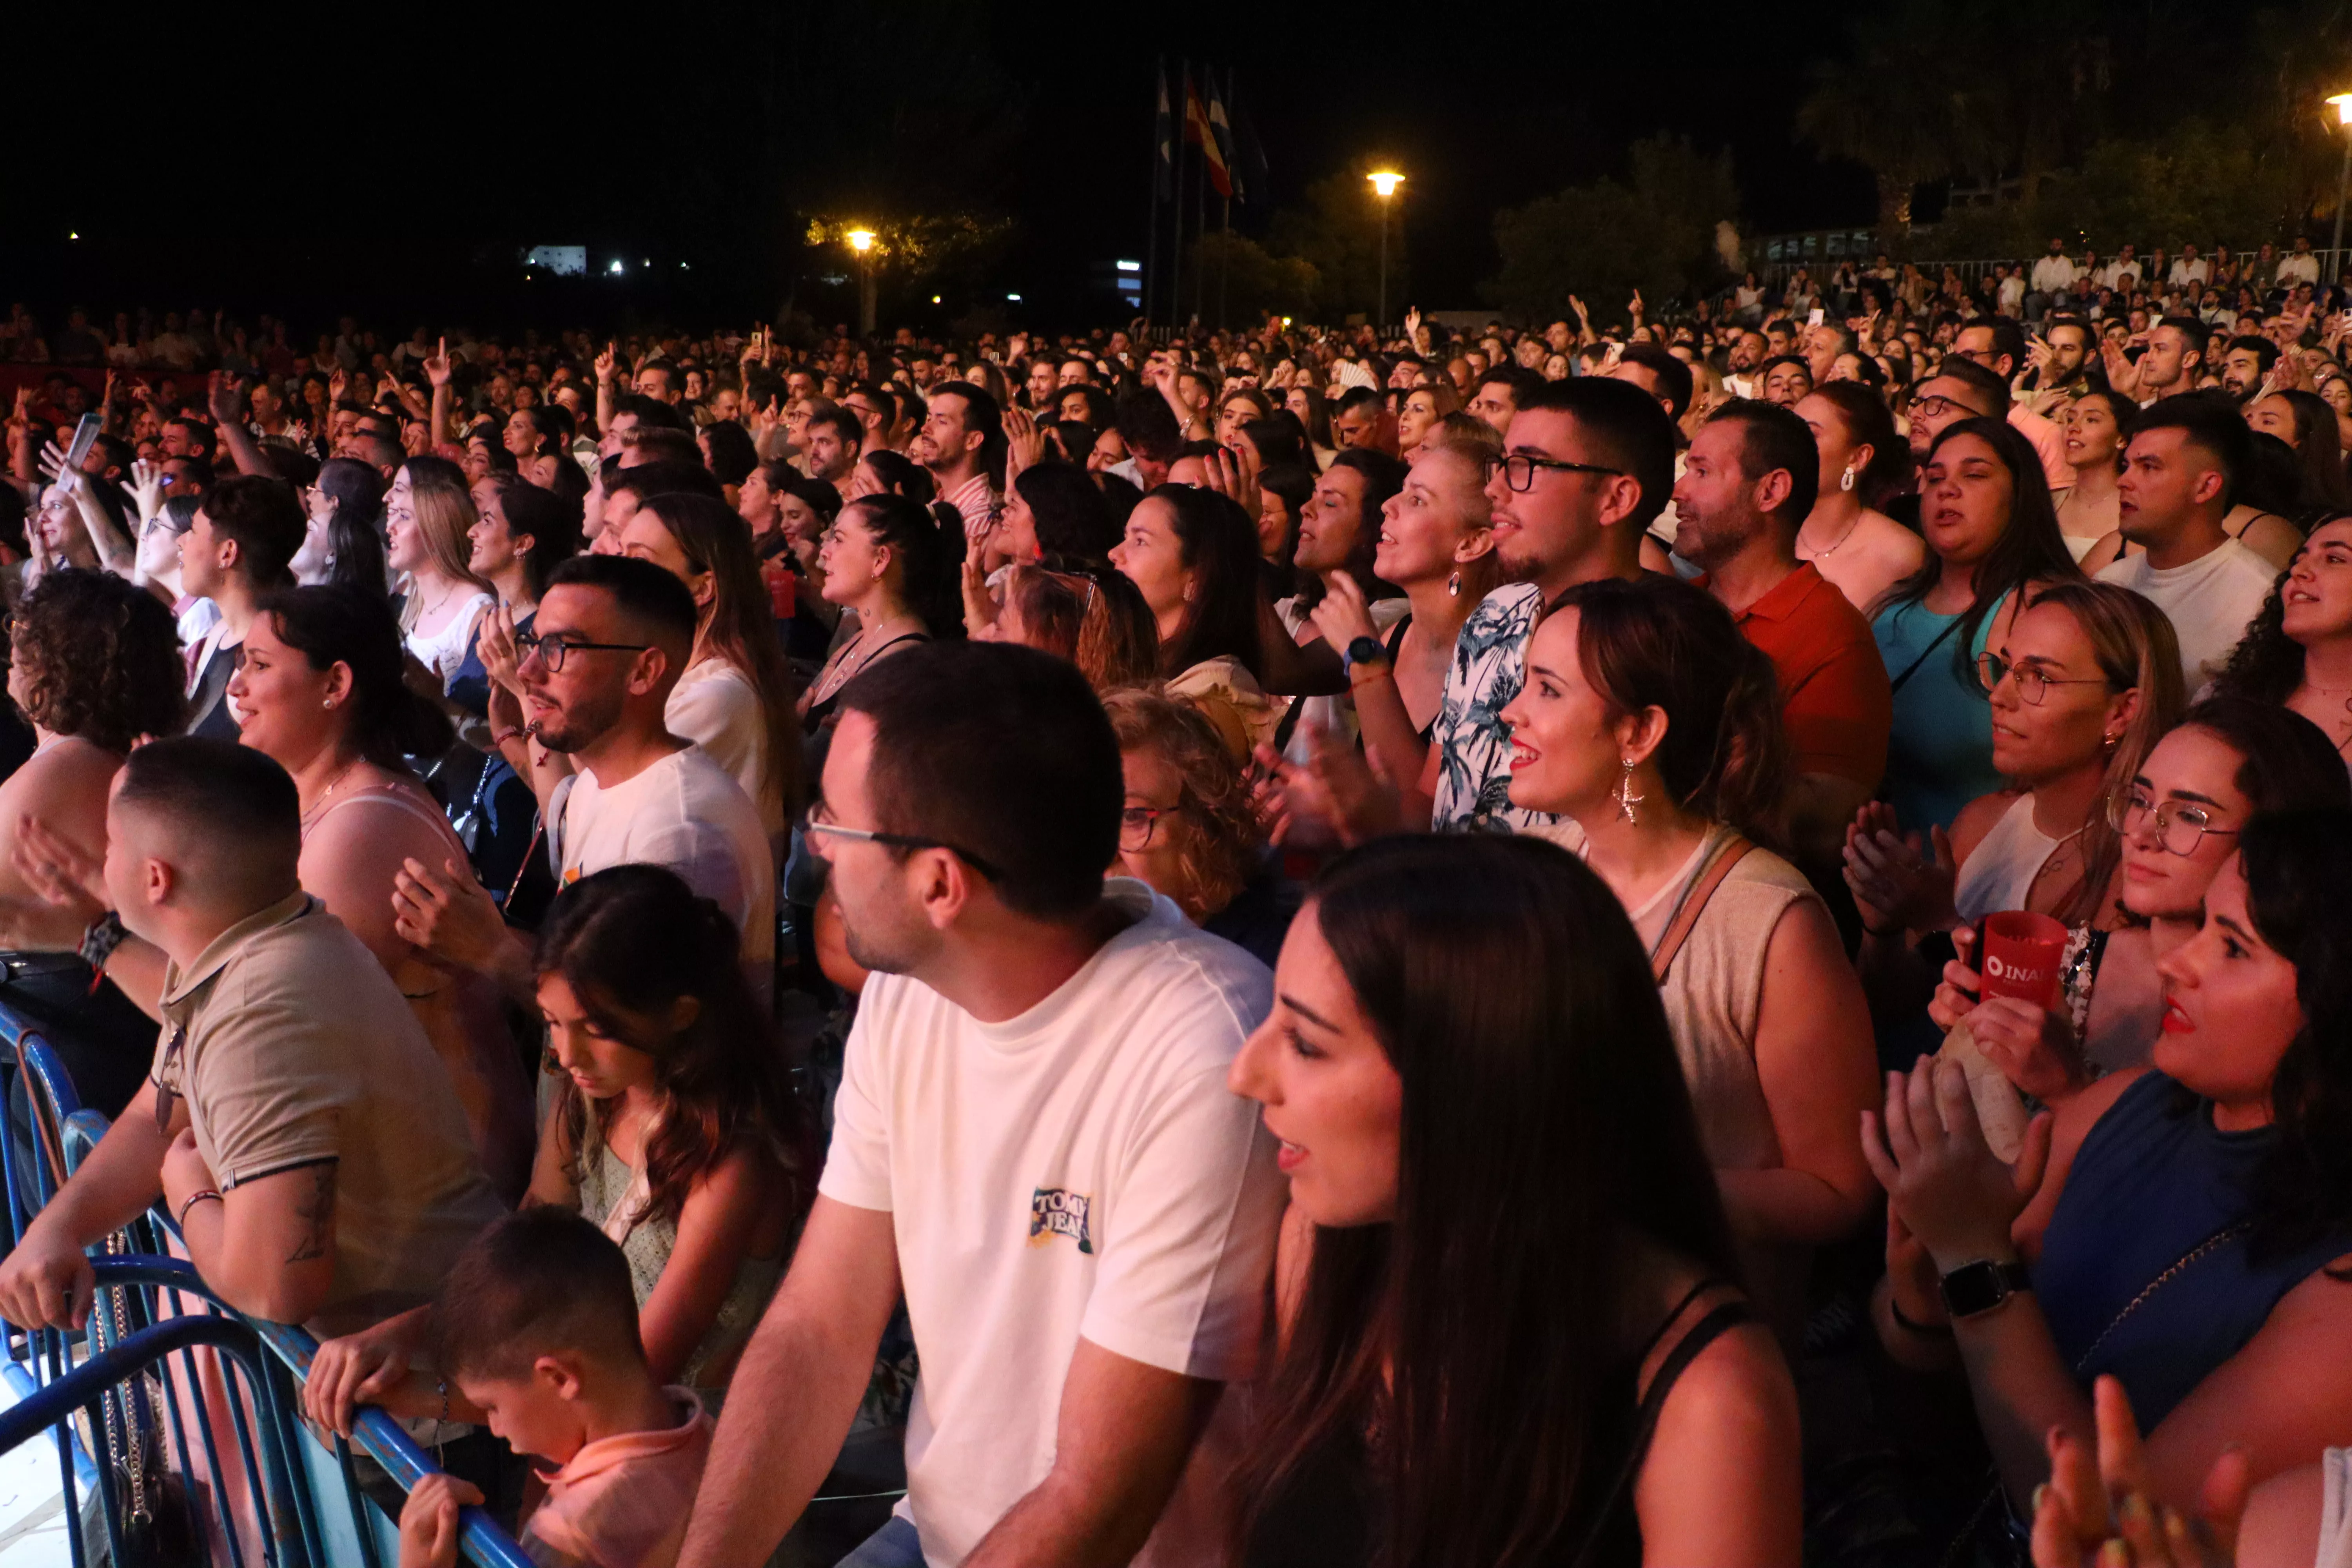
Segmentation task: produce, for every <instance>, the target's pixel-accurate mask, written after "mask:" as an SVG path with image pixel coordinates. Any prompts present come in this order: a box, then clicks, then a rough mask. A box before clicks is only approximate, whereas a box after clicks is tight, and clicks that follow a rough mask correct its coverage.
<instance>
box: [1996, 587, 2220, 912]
mask: <svg viewBox="0 0 2352 1568" xmlns="http://www.w3.org/2000/svg"><path fill="white" fill-rule="evenodd" d="M2043 605H2055V606H2057V607H2058V608H2060V609H2063V610H2064V611H2065V612H2066V613H2067V614H2068V615H2070V616H2074V624H2075V625H2076V626H2080V627H2081V628H2082V630H2083V636H2084V637H2085V638H2086V639H2087V640H2088V641H2089V642H2090V645H2091V651H2092V655H2093V657H2094V658H2096V659H2097V660H2098V664H2099V673H2100V674H2101V675H2103V676H2105V678H2106V679H2107V685H2108V687H2109V689H2112V690H2114V691H2116V692H2125V691H2135V690H2136V691H2137V692H2138V693H2139V708H2138V710H2137V711H2136V712H2135V713H2133V715H2132V718H2131V722H2130V723H2128V724H2126V726H2125V727H2124V732H2123V734H2122V735H2121V736H2120V737H2119V738H2118V739H2117V740H2116V748H2115V750H2114V752H2111V753H2110V754H2109V755H2108V758H2107V770H2106V776H2105V778H2104V779H2103V780H2101V781H2100V785H2099V803H2098V805H2097V806H2096V807H2095V808H2094V809H2093V811H2092V813H2091V819H2090V821H2089V822H2088V823H2087V824H2086V825H2085V826H2084V829H2083V884H2082V886H2081V887H2079V888H2077V889H2075V891H2074V897H2073V898H2072V899H2070V900H2067V902H2066V905H2065V907H2064V908H2063V909H2061V910H2058V911H2057V914H2058V918H2059V919H2060V920H2062V921H2065V922H2066V923H2067V924H2068V925H2086V924H2091V923H2094V922H2095V921H2097V920H2098V919H2099V917H2100V916H2101V914H2103V913H2104V912H2105V911H2104V910H2103V909H2102V907H2101V906H2102V905H2103V904H2104V903H2105V899H2106V892H2107V885H2108V884H2109V883H2110V882H2112V881H2114V880H2115V876H2116V868H2118V867H2119V866H2121V865H2122V863H2123V852H2124V847H2123V836H2122V835H2121V834H2119V833H2117V832H2116V830H2115V828H2114V827H2113V826H2110V825H2109V822H2108V817H2109V816H2110V815H2111V814H2112V812H2113V811H2114V808H2115V805H2116V802H2117V801H2119V800H2121V799H2123V798H2124V797H2125V796H2126V795H2128V794H2129V793H2130V791H2131V785H2132V780H2133V779H2135V778H2137V776H2138V775H2139V771H2140V769H2141V768H2143V767H2145V766H2146V765H2147V754H2148V753H2149V752H2152V751H2154V750H2155V749H2156V743H2157V742H2158V741H2159V740H2161V739H2163V738H2164V734H2165V731H2168V730H2170V729H2171V728H2172V727H2173V726H2174V725H2176V724H2178V723H2179V722H2180V715H2181V712H2182V710H2183V709H2184V708H2185V707H2186V706H2187V701H2186V698H2185V696H2184V689H2183V684H2182V680H2181V675H2180V640H2179V637H2177V636H2175V635H2174V633H2173V629H2172V622H2171V621H2170V620H2169V619H2168V618H2167V617H2166V616H2165V613H2164V612H2163V611H2162V610H2159V609H2158V608H2157V607H2156V605H2153V604H2151V603H2149V602H2148V601H2147V600H2146V599H2144V598H2142V597H2141V596H2140V595H2137V594H2135V593H2133V592H2132V591H2131V590H2130V589H2128V588H2124V587H2118V586H2117V585H2116V584H2113V583H2061V584H2056V585H2054V586H2053V587H2048V588H2044V589H2042V591H2041V592H2040V593H2039V594H2037V595H2034V596H2033V599H2032V603H2031V604H2030V605H2028V606H2027V607H2028V608H2030V609H2037V610H2038V609H2040V608H2041V607H2042V606H2043Z"/></svg>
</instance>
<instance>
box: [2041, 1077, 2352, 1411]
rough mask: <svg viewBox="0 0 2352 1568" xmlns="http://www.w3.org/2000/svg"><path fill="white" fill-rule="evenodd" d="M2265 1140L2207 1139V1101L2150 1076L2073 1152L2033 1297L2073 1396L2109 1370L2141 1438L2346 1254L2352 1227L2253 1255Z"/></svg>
mask: <svg viewBox="0 0 2352 1568" xmlns="http://www.w3.org/2000/svg"><path fill="white" fill-rule="evenodd" d="M2277 1138H2278V1134H2277V1133H2276V1132H2275V1131H2273V1130H2272V1129H2270V1128H2267V1127H2265V1128H2262V1129H2259V1130H2257V1131H2251V1132H2223V1131H2218V1130H2217V1129H2216V1128H2215V1127H2214V1125H2213V1107H2212V1103H2211V1102H2210V1100H2199V1099H2195V1098H2194V1097H2192V1096H2191V1095H2190V1094H2189V1091H2188V1090H2187V1089H2183V1088H2181V1087H2180V1085H2179V1084H2178V1083H2176V1082H2174V1081H2173V1080H2172V1079H2168V1078H2167V1077H2165V1076H2164V1075H2163V1074H2162V1073H2159V1072H2150V1073H2148V1074H2147V1075H2146V1076H2145V1077H2143V1078H2141V1079H2139V1081H2137V1083H2134V1084H2133V1085H2132V1086H2131V1087H2130V1088H2129V1089H2126V1090H2124V1092H2123V1095H2122V1097H2121V1098H2119V1099H2118V1100H2116V1102H2115V1104H2114V1105H2112V1106H2110V1107H2109V1108H2108V1109H2107V1112H2106V1114H2105V1115H2104V1116H2102V1117H2100V1118H2099V1120H2098V1122H2097V1124H2096V1125H2095V1126H2094V1127H2092V1129H2091V1131H2090V1133H2089V1135H2088V1136H2087V1137H2085V1138H2084V1140H2083V1147H2082V1151H2081V1152H2079V1153H2078V1154H2076V1155H2075V1156H2074V1169H2073V1170H2072V1171H2071V1172H2069V1173H2068V1174H2067V1177H2066V1190H2065V1192H2064V1193H2063V1194H2061V1195H2060V1197H2059V1199H2058V1207H2057V1210H2056V1212H2055V1213H2053V1215H2051V1217H2050V1228H2049V1230H2048V1232H2047V1233H2046V1234H2045V1235H2044V1237H2043V1238H2042V1258H2041V1261H2040V1263H2039V1264H2038V1265H2036V1267H2035V1268H2034V1270H2033V1289H2034V1292H2035V1294H2036V1295H2037V1296H2039V1297H2040V1298H2041V1301H2042V1315H2043V1316H2044V1317H2045V1318H2047V1319H2048V1320H2049V1322H2050V1332H2051V1337H2052V1338H2053V1340H2055V1341H2056V1342H2057V1347H2058V1353H2059V1355H2060V1357H2061V1358H2062V1359H2063V1360H2064V1362H2065V1363H2066V1364H2067V1365H2068V1366H2069V1367H2071V1368H2074V1371H2075V1373H2076V1377H2077V1380H2078V1381H2079V1382H2080V1383H2081V1384H2082V1385H2083V1387H2084V1391H2085V1392H2087V1391H2088V1390H2089V1388H2090V1385H2091V1380H2092V1379H2093V1378H2095V1377H2097V1376H2098V1375H2099V1374H2100V1373H2112V1374H2113V1375H2114V1376H2116V1378H2117V1379H2119V1380H2121V1382H2122V1384H2123V1385H2124V1391H2125V1392H2126V1394H2130V1395H2131V1402H2132V1409H2133V1410H2134V1411H2135V1412H2136V1413H2137V1415H2138V1416H2139V1423H2140V1428H2141V1430H2143V1431H2147V1430H2152V1429H2153V1428H2154V1427H2155V1426H2156V1425H2157V1423H2158V1422H2160V1421H2162V1420H2163V1419H2164V1418H2165V1416H2166V1415H2168V1414H2170V1412H2171V1410H2172V1407H2173V1406H2174V1405H2178V1404H2179V1403H2180V1401H2181V1400H2182V1399H2183V1398H2185V1397H2187V1395H2188V1394H2189V1391H2190V1390H2191V1389H2193V1388H2195V1387H2196V1386H2197V1384H2199V1383H2200V1382H2202V1381H2203V1380H2204V1378H2205V1375H2206V1374H2207V1373H2210V1372H2211V1371H2213V1370H2214V1369H2215V1368H2216V1367H2218V1366H2220V1365H2221V1363H2223V1362H2226V1361H2228V1360H2229V1359H2230V1358H2231V1356H2233V1355H2235V1354H2237V1353H2238V1352H2239V1351H2241V1350H2242V1349H2243V1348H2244V1347H2245V1345H2246V1342H2248V1341H2250V1340H2252V1338H2253V1337H2254V1334H2255V1332H2256V1331H2259V1330H2260V1329H2261V1328H2262V1326H2263V1323H2264V1322H2265V1321H2267V1320H2268V1319H2269V1317H2270V1315H2271V1309H2272V1308H2273V1307H2275V1306H2277V1305H2278V1303H2279V1300H2281V1298H2283V1297H2284V1296H2285V1295H2286V1293H2287V1292H2288V1291H2289V1290H2292V1289H2294V1288H2295V1287H2296V1286H2297V1285H2300V1284H2301V1283H2303V1281H2304V1280H2305V1279H2309V1278H2310V1277H2311V1276H2312V1274H2313V1273H2314V1272H2315V1271H2316V1270H2318V1269H2320V1268H2324V1267H2326V1265H2327V1264H2329V1263H2331V1262H2333V1261H2334V1260H2335V1259H2336V1258H2340V1257H2342V1256H2344V1255H2345V1254H2346V1253H2347V1252H2352V1230H2339V1232H2338V1233H2336V1234H2334V1235H2331V1236H2328V1237H2323V1238H2322V1239H2320V1240H2319V1241H2317V1242H2315V1243H2313V1244H2311V1245H2309V1246H2306V1247H2302V1248H2300V1249H2298V1250H2296V1251H2294V1252H2292V1253H2288V1254H2286V1255H2284V1256H2281V1257H2273V1258H2265V1259H2263V1261H2262V1262H2260V1263H2257V1262H2255V1261H2254V1260H2253V1258H2252V1255H2251V1253H2250V1251H2249V1248H2248V1241H2249V1237H2248V1236H2247V1234H2246V1231H2245V1229H2244V1228H2243V1227H2244V1225H2245V1221H2246V1220H2247V1218H2248V1216H2250V1215H2252V1212H2253V1200H2252V1193H2253V1184H2254V1177H2255V1173H2256V1171H2257V1170H2258V1169H2259V1167H2260V1166H2261V1164H2262V1162H2263V1158H2264V1157H2265V1156H2266V1155H2267V1154H2268V1153H2269V1152H2270V1151H2271V1149H2272V1147H2273V1145H2274V1144H2275V1143H2276V1142H2277ZM2233 1227H2236V1228H2234V1229H2233ZM2224 1232H2230V1233H2231V1234H2230V1236H2229V1239H2227V1240H2226V1241H2225V1242H2223V1243H2222V1244H2221V1246H2219V1247H2214V1248H2213V1249H2212V1250H2210V1252H2207V1253H2205V1254H2204V1255H2203V1256H2202V1257H2200V1258H2198V1259H2197V1261H2195V1262H2194V1263H2191V1264H2189V1266H2188V1267H2187V1268H2183V1269H2181V1270H2180V1271H2179V1273H2178V1274H2176V1275H2175V1276H2174V1277H2173V1278H2172V1279H2170V1280H2169V1281H2168V1282H2167V1283H2166V1284H2165V1285H2164V1286H2163V1287H2162V1288H2160V1289H2158V1290H2156V1291H2155V1292H2153V1293H2152V1294H2150V1295H2149V1296H2148V1297H2147V1300H2145V1301H2143V1302H2141V1303H2140V1306H2139V1308H2138V1310H2136V1311H2134V1312H2132V1313H2131V1315H2130V1316H2128V1317H2126V1318H2125V1319H2124V1320H2123V1321H2122V1322H2120V1323H2116V1316H2117V1314H2119V1313H2121V1312H2122V1311H2123V1310H2124V1309H2125V1308H2126V1306H2128V1305H2130V1303H2131V1301H2132V1300H2133V1299H2134V1298H2135V1297H2137V1296H2138V1295H2139V1294H2140V1292H2141V1291H2143V1290H2146V1289H2147V1287H2148V1284H2149V1282H2150V1281H2152V1280H2154V1279H2156V1278H2157V1277H2158V1275H2160V1274H2162V1273H2163V1272H2164V1271H2165V1270H2167V1269H2168V1268H2172V1267H2173V1265H2175V1264H2177V1263H2179V1261H2180V1260H2181V1259H2182V1258H2186V1257H2188V1256H2189V1253H2190V1252H2192V1251H2194V1250H2196V1249H2197V1248H2198V1247H2200V1246H2201V1245H2202V1244H2203V1243H2205V1242H2206V1241H2208V1240H2210V1238H2212V1237H2216V1236H2220V1235H2221V1234H2223V1233H2224ZM2109 1324H2115V1325H2116V1326H2115V1328H2114V1331H2112V1332H2107V1330H2108V1325H2109ZM2102 1333H2106V1338H2105V1339H2104V1340H2101V1339H2100V1338H2099V1336H2100V1335H2101V1334H2102ZM2094 1343H2096V1347H2097V1348H2096V1349H2095V1350H2094V1349H2093V1345H2094ZM2086 1358H2087V1359H2086Z"/></svg>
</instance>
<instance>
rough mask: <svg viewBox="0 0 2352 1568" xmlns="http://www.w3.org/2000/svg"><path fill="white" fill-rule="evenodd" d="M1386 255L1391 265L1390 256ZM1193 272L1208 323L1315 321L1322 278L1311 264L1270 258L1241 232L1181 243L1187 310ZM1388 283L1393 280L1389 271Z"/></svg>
mask: <svg viewBox="0 0 2352 1568" xmlns="http://www.w3.org/2000/svg"><path fill="white" fill-rule="evenodd" d="M1391 239H1394V236H1393V235H1391ZM1389 259H1390V263H1391V266H1393V265H1394V263H1395V259H1396V258H1395V257H1394V256H1393V255H1391V257H1390V258H1389ZM1196 271H1197V272H1198V273H1199V275H1200V277H1201V279H1202V290H1201V298H1202V300H1203V301H1204V302H1205V305H1206V309H1205V310H1204V311H1203V312H1202V313H1203V315H1204V317H1205V318H1206V319H1207V320H1208V321H1212V322H1216V321H1259V320H1263V319H1265V317H1267V316H1269V315H1274V316H1297V317H1300V318H1302V319H1319V318H1318V314H1317V312H1318V310H1320V308H1321V303H1322V288H1323V277H1322V274H1321V273H1319V272H1318V271H1317V270H1316V268H1315V264H1314V263H1313V262H1311V261H1308V260H1307V259H1306V258H1304V257H1298V256H1276V255H1274V254H1272V253H1271V252H1269V251H1268V250H1267V249H1266V248H1265V247H1264V246H1262V245H1260V244H1258V242H1257V241H1255V240H1254V239H1252V238H1250V237H1249V236H1247V235H1245V234H1240V233H1235V232H1228V231H1226V230H1223V229H1217V230H1213V231H1212V232H1210V233H1208V234H1204V235H1202V237H1200V238H1199V239H1196V240H1194V241H1193V242H1192V244H1191V245H1190V246H1188V247H1185V258H1184V278H1185V285H1184V286H1185V289H1186V292H1185V295H1184V299H1183V308H1184V310H1186V311H1187V312H1190V310H1192V293H1191V289H1192V278H1193V276H1194V273H1195V272H1196ZM1390 281H1391V283H1393V282H1394V281H1395V279H1394V276H1393V274H1392V275H1391V279H1390ZM1220 303H1222V304H1223V310H1222V312H1221V311H1220V310H1219V309H1218V307H1219V305H1220Z"/></svg>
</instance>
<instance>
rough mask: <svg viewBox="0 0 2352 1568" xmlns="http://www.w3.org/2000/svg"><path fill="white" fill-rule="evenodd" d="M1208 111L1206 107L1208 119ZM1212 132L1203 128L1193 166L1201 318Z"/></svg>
mask: <svg viewBox="0 0 2352 1568" xmlns="http://www.w3.org/2000/svg"><path fill="white" fill-rule="evenodd" d="M1206 118H1207V110H1206V109H1205V107H1204V108H1203V110H1202V119H1203V121H1205V120H1206ZM1209 137H1210V131H1209V128H1208V126H1207V125H1206V124H1205V123H1203V124H1202V127H1201V142H1202V146H1201V156H1200V159H1199V161H1198V162H1196V163H1194V164H1193V165H1192V236H1193V238H1192V319H1193V320H1194V321H1199V320H1200V319H1201V316H1202V310H1203V308H1204V301H1205V300H1206V296H1207V292H1208V281H1209V280H1208V276H1207V273H1206V272H1205V271H1204V270H1203V269H1202V266H1201V237H1202V235H1205V234H1207V233H1208V232H1209V148H1208V142H1209Z"/></svg>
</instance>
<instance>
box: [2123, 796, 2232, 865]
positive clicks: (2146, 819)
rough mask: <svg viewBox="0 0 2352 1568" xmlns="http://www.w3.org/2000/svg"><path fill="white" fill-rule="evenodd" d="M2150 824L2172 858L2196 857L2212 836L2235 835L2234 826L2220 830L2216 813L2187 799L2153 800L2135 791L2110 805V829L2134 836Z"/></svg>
mask: <svg viewBox="0 0 2352 1568" xmlns="http://www.w3.org/2000/svg"><path fill="white" fill-rule="evenodd" d="M2150 823H2153V824H2154V825H2155V826H2156V842H2157V844H2158V847H2160V848H2162V849H2163V850H2164V851H2165V853H2167V854H2168V855H2194V854H2196V853H2197V846H2198V845H2199V844H2200V843H2202V842H2204V838H2205V836H2206V835H2207V834H2209V833H2228V834H2234V833H2236V832H2237V831H2238V830H2237V829H2236V828H2234V827H2216V826H2213V814H2212V813H2211V812H2209V811H2207V810H2206V809H2205V808H2204V807H2203V806H2201V805H2191V804H2190V803H2189V802H2188V801H2185V800H2152V799H2150V798H2149V797H2148V794H2147V791H2146V790H2142V789H2135V790H2133V791H2132V792H2131V793H2130V794H2129V795H2126V796H2125V797H2124V798H2123V799H2121V800H2118V801H2115V802H2112V803H2110V804H2109V805H2108V806H2107V826H2110V827H2112V828H2114V829H2115V830H2116V832H2117V833H2120V834H2122V835H2124V836H2125V837H2132V836H2134V835H2136V834H2137V833H2139V832H2140V831H2141V830H2142V829H2143V828H2145V827H2147V826H2148V825H2149V824H2150Z"/></svg>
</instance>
